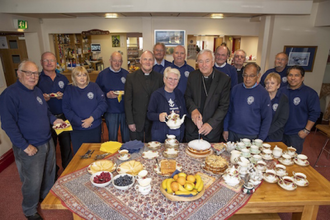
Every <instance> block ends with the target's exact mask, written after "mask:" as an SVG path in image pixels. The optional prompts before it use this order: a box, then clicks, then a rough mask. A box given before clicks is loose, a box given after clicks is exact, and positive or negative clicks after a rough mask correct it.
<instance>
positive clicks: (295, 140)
mask: <svg viewBox="0 0 330 220" xmlns="http://www.w3.org/2000/svg"><path fill="white" fill-rule="evenodd" d="M304 141H305V139H302V138H301V137H299V135H298V134H291V135H286V134H284V135H283V142H284V144H286V146H288V147H291V146H292V147H294V148H296V149H297V151H296V152H297V154H301V152H302V151H303V147H304Z"/></svg>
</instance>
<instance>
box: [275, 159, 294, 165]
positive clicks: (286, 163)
mask: <svg viewBox="0 0 330 220" xmlns="http://www.w3.org/2000/svg"><path fill="white" fill-rule="evenodd" d="M278 161H280V163H282V164H284V165H287V166H290V165H293V164H294V162H293V161H292V160H291V162H286V161H285V160H283V159H282V157H280V158H278Z"/></svg>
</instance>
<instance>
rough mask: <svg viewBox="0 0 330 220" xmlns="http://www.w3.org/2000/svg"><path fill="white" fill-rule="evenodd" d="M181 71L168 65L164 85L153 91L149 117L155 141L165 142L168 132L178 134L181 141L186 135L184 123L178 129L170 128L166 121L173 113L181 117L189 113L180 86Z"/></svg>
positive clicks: (177, 136) (177, 137) (152, 136)
mask: <svg viewBox="0 0 330 220" xmlns="http://www.w3.org/2000/svg"><path fill="white" fill-rule="evenodd" d="M180 76H181V75H180V71H179V70H178V69H175V68H171V67H167V68H166V69H165V70H164V78H163V80H164V84H165V85H164V87H162V88H159V89H158V90H156V91H155V92H153V93H152V95H151V98H150V101H149V106H148V112H147V117H148V119H149V120H151V121H153V124H152V129H151V138H152V140H153V141H159V142H162V143H164V141H165V139H166V134H172V135H175V136H176V139H177V140H178V141H179V142H181V141H182V139H183V135H184V124H181V127H180V128H178V129H170V128H169V127H168V126H167V125H166V123H165V120H166V116H168V115H169V114H171V113H172V111H173V112H174V113H176V114H179V115H180V118H182V116H183V115H184V114H186V113H187V108H186V104H185V100H184V96H183V94H182V93H181V91H180V90H179V89H177V88H176V87H177V86H178V83H179V80H180Z"/></svg>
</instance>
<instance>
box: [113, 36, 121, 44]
mask: <svg viewBox="0 0 330 220" xmlns="http://www.w3.org/2000/svg"><path fill="white" fill-rule="evenodd" d="M112 47H120V35H112Z"/></svg>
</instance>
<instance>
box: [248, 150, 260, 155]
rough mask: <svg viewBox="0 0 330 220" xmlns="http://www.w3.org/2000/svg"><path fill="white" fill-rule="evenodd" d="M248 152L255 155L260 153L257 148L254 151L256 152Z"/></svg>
mask: <svg viewBox="0 0 330 220" xmlns="http://www.w3.org/2000/svg"><path fill="white" fill-rule="evenodd" d="M250 153H251V154H254V155H256V154H260V150H258V151H256V152H252V151H250Z"/></svg>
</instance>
